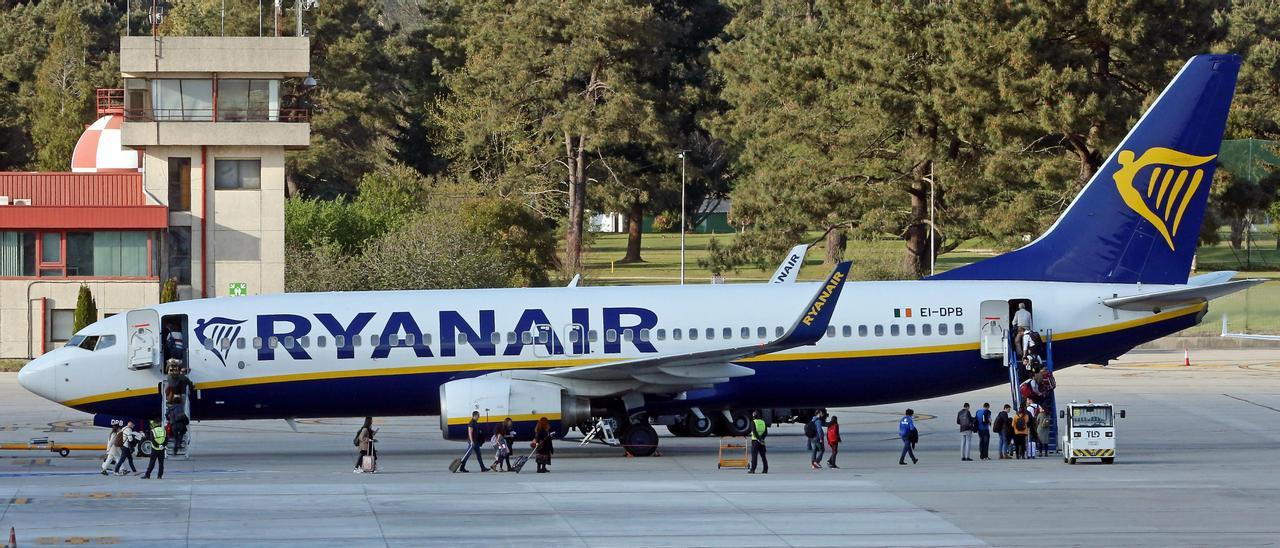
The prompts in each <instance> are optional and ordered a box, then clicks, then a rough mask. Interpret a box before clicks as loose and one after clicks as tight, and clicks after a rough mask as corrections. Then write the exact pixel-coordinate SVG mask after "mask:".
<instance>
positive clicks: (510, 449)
mask: <svg viewBox="0 0 1280 548" xmlns="http://www.w3.org/2000/svg"><path fill="white" fill-rule="evenodd" d="M502 431H503V435H502V443H504V444H506V446H507V455H506V456H505V457H503V458H502V463H503V465H504V467H505V468H506V470H507V471H508V472H510V471H511V453H514V452H515V450H516V427H515V423H513V422H511V417H507V418H505V419H502Z"/></svg>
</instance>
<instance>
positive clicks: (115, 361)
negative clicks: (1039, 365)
mask: <svg viewBox="0 0 1280 548" xmlns="http://www.w3.org/2000/svg"><path fill="white" fill-rule="evenodd" d="M1239 66H1240V60H1239V58H1238V57H1236V56H1233V55H1202V56H1198V57H1195V58H1193V59H1191V60H1190V61H1188V62H1187V64H1186V65H1185V66H1184V67H1183V68H1182V70H1181V71H1180V72H1179V73H1178V74H1177V76H1176V77H1175V78H1174V79H1173V81H1172V83H1170V84H1169V86H1168V87H1167V88H1166V89H1165V90H1164V92H1163V93H1161V95H1160V96H1159V98H1158V99H1156V101H1155V103H1154V104H1152V105H1151V107H1150V109H1149V110H1148V111H1147V112H1146V114H1144V115H1143V116H1142V118H1141V119H1139V120H1138V123H1137V125H1135V126H1134V127H1133V129H1132V130H1131V131H1130V132H1129V134H1128V135H1127V136H1126V137H1125V138H1124V140H1123V141H1122V142H1121V143H1120V145H1119V147H1118V148H1116V150H1115V151H1114V152H1113V153H1112V154H1111V156H1110V157H1109V158H1108V159H1107V161H1106V163H1105V164H1103V166H1102V167H1101V169H1099V170H1098V172H1097V173H1096V174H1095V175H1094V177H1093V179H1091V180H1090V181H1089V183H1088V184H1087V185H1086V186H1085V187H1084V189H1083V190H1082V191H1081V192H1080V194H1079V196H1077V197H1076V199H1075V201H1074V202H1072V203H1071V205H1070V206H1068V207H1067V209H1066V211H1065V212H1064V213H1063V214H1062V216H1061V217H1060V218H1059V219H1058V220H1057V222H1056V223H1054V225H1053V226H1052V227H1050V228H1049V230H1048V231H1047V232H1046V233H1045V234H1044V235H1042V236H1041V237H1040V238H1039V239H1037V240H1035V241H1034V242H1031V243H1030V244H1028V245H1027V246H1025V247H1022V248H1020V249H1017V250H1015V251H1012V252H1010V253H1007V254H1004V255H1000V256H997V257H993V258H990V259H986V260H983V261H979V262H977V263H974V264H971V265H968V266H965V267H961V268H957V269H954V270H951V271H948V272H945V273H942V274H939V275H937V276H933V277H930V278H928V279H925V280H919V281H900V282H857V283H850V282H848V281H847V278H848V276H849V269H850V264H849V263H842V264H840V265H838V266H837V267H836V268H835V269H834V270H833V271H832V272H831V273H830V274H829V275H828V276H827V277H826V278H825V280H824V281H822V282H819V283H795V282H794V271H795V270H796V267H797V266H798V261H797V260H795V258H794V252H793V254H792V256H791V258H790V259H788V261H786V262H784V264H783V265H782V267H780V268H779V270H778V272H777V273H776V274H775V279H773V280H771V281H774V282H783V283H761V284H734V285H697V286H646V287H575V286H571V287H560V288H532V289H474V290H446V291H388V292H358V293H303V294H283V295H264V296H255V297H230V298H216V299H203V300H193V301H184V302H175V303H168V304H162V305H157V306H155V307H152V308H148V309H141V310H134V311H131V312H129V313H127V314H120V315H116V316H112V317H111V318H107V319H105V320H102V321H100V322H97V323H95V324H93V325H91V326H89V327H86V328H85V329H83V330H82V331H80V332H79V333H78V334H77V335H76V336H75V338H74V339H72V340H71V341H70V342H69V343H68V344H67V345H66V346H65V347H63V348H59V349H56V350H54V351H51V352H49V353H47V354H45V355H43V356H41V357H39V358H37V359H35V360H34V361H32V362H31V363H29V364H27V365H26V366H25V367H24V368H23V369H22V371H21V373H20V374H19V377H18V378H19V381H20V382H21V383H22V385H23V386H24V387H26V388H27V389H28V390H30V391H32V392H34V393H36V394H38V395H40V396H42V397H44V398H47V399H49V400H52V401H55V402H58V403H61V404H63V405H66V406H68V407H71V408H74V409H78V410H81V411H84V412H87V413H93V414H94V415H95V423H97V424H110V423H111V422H112V421H120V420H124V419H140V418H154V417H157V416H159V415H160V413H161V402H160V399H159V395H158V391H157V387H158V383H160V382H161V381H162V380H163V378H164V376H163V374H162V373H161V372H160V369H161V367H159V364H160V363H162V362H163V360H164V359H165V358H169V357H175V356H171V355H170V354H172V351H170V350H168V349H167V347H166V345H165V344H164V342H163V341H165V340H168V339H170V338H181V339H183V340H185V341H189V343H190V344H188V345H185V347H184V348H183V349H182V350H181V351H180V353H181V354H182V355H181V356H176V357H178V358H180V359H183V360H184V362H185V363H186V364H188V365H189V367H190V374H189V377H190V379H191V381H192V383H193V384H194V389H193V391H192V394H191V395H190V397H189V405H190V411H189V413H190V418H191V419H193V420H197V421H206V420H229V419H269V418H277V419H293V418H302V417H363V416H391V415H439V416H440V417H441V418H440V422H441V426H442V429H443V431H444V436H445V437H446V438H451V439H462V438H465V436H466V423H467V421H468V420H469V418H470V415H471V413H472V411H479V412H480V414H481V420H482V421H485V422H491V423H492V422H498V421H501V420H503V419H505V418H508V417H509V418H511V419H513V420H515V421H516V422H517V423H526V424H527V423H530V422H532V421H536V420H537V419H539V418H540V417H547V418H548V419H550V420H551V421H552V422H553V424H554V425H555V427H556V429H557V431H558V432H560V433H564V432H566V431H568V429H569V428H570V427H578V428H579V429H583V430H584V431H585V429H587V428H589V427H590V426H591V425H593V424H596V423H597V421H598V420H600V419H608V420H607V421H606V422H607V423H609V424H615V425H617V428H618V438H619V439H620V441H621V443H622V444H623V445H624V446H626V447H627V448H628V449H629V450H631V451H632V453H633V454H637V455H644V454H648V453H651V452H652V451H653V448H654V447H656V446H657V444H658V436H657V433H656V432H655V430H654V428H653V425H666V426H667V427H668V429H669V430H670V431H671V432H673V433H675V434H677V435H692V436H698V435H709V434H711V433H714V432H720V433H725V434H739V435H740V434H742V433H743V432H745V431H747V429H748V428H749V426H748V419H747V410H749V409H763V410H765V412H766V417H767V418H771V419H773V420H790V419H793V418H797V417H799V418H803V417H804V416H805V415H806V414H807V413H811V412H812V411H811V410H812V409H813V408H816V407H841V406H859V405H875V404H884V403H891V402H901V401H909V400H916V399H922V398H932V397H935V396H941V395H946V394H953V393H959V392H965V391H969V390H974V389H978V388H984V387H990V386H995V385H999V384H1003V383H1006V382H1007V380H1008V378H1009V374H1008V370H1007V368H1006V365H1005V364H1006V361H1007V360H1006V359H1005V348H1006V347H1007V342H1006V339H1005V333H1006V330H1007V329H1008V325H1009V319H1010V317H1011V316H1012V312H1013V311H1015V310H1017V308H1018V305H1019V304H1024V305H1027V307H1028V308H1030V309H1032V310H1033V311H1034V326H1035V328H1036V329H1037V330H1041V331H1045V332H1048V331H1052V342H1053V359H1054V363H1055V366H1056V367H1058V368H1061V367H1067V366H1071V365H1074V364H1081V363H1100V362H1105V361H1107V360H1109V359H1112V358H1115V357H1117V356H1120V355H1122V354H1124V353H1125V352H1128V351H1129V350H1130V349H1132V348H1133V347H1134V346H1137V345H1139V344H1142V343H1144V342H1147V341H1150V340H1153V339H1157V338H1160V337H1163V336H1165V335H1169V334H1171V333H1176V332H1178V331H1181V330H1183V329H1186V328H1188V327H1191V326H1194V325H1196V324H1197V323H1199V322H1200V320H1201V319H1202V318H1203V316H1204V315H1205V313H1206V311H1207V309H1208V308H1207V307H1208V305H1207V303H1208V301H1209V300H1211V299H1214V298H1216V297H1220V296H1223V295H1226V294H1229V293H1232V292H1235V291H1239V290H1241V289H1244V288H1246V287H1248V286H1250V285H1252V284H1254V283H1257V281H1256V280H1238V281H1232V280H1231V278H1232V277H1233V276H1234V274H1235V273H1233V272H1225V273H1213V274H1207V275H1203V276H1197V277H1194V278H1190V279H1188V276H1189V273H1190V270H1191V261H1192V256H1193V254H1194V253H1195V251H1196V245H1197V237H1198V235H1199V232H1200V225H1201V222H1202V220H1203V217H1204V212H1205V204H1206V201H1207V199H1208V196H1209V187H1210V182H1211V181H1212V179H1213V171H1214V165H1215V159H1216V157H1217V154H1218V149H1219V146H1220V144H1221V141H1222V135H1223V130H1224V126H1225V124H1226V119H1227V110H1228V108H1229V106H1230V103H1231V97H1232V94H1233V92H1234V88H1235V82H1236V73H1237V71H1238V69H1239ZM800 252H801V253H803V250H801V251H800ZM788 263H790V264H788ZM574 285H576V284H574ZM518 431H520V432H522V433H525V434H527V433H529V432H530V431H531V428H527V427H525V428H519V429H518Z"/></svg>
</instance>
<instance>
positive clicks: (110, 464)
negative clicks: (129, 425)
mask: <svg viewBox="0 0 1280 548" xmlns="http://www.w3.org/2000/svg"><path fill="white" fill-rule="evenodd" d="M123 450H124V439H123V438H122V435H121V433H120V425H118V424H117V425H115V426H112V427H111V433H110V434H107V456H106V458H104V459H102V475H104V476H105V475H107V474H109V473H110V472H107V469H108V468H111V469H115V468H117V467H118V466H119V464H120V453H121V452H122V451H123Z"/></svg>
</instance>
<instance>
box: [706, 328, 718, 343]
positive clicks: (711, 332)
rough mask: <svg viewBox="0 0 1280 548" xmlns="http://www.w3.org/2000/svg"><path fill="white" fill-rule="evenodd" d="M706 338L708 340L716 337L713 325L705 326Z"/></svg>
mask: <svg viewBox="0 0 1280 548" xmlns="http://www.w3.org/2000/svg"><path fill="white" fill-rule="evenodd" d="M706 338H707V340H708V341H713V340H715V338H716V329H715V328H714V327H708V328H707V337H706Z"/></svg>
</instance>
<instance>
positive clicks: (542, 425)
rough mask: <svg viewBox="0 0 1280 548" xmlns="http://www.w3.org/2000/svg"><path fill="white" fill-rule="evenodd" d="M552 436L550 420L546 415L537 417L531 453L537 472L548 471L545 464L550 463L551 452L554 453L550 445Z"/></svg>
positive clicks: (543, 472)
mask: <svg viewBox="0 0 1280 548" xmlns="http://www.w3.org/2000/svg"><path fill="white" fill-rule="evenodd" d="M552 437H553V433H552V432H551V421H549V420H547V418H546V417H542V418H540V419H538V426H536V427H534V429H533V453H534V460H535V461H536V462H537V463H538V473H539V474H545V473H547V472H550V470H547V466H549V465H551V454H552V453H555V448H553V447H552V446H551V438H552Z"/></svg>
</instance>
